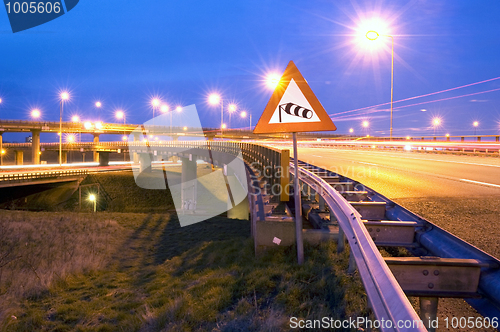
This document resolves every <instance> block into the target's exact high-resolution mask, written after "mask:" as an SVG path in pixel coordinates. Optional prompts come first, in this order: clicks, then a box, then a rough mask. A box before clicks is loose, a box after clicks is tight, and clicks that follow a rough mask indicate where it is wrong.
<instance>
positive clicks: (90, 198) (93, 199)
mask: <svg viewBox="0 0 500 332" xmlns="http://www.w3.org/2000/svg"><path fill="white" fill-rule="evenodd" d="M89 201H91V202H93V203H94V212H96V211H97V205H96V201H97V198H96V196H95V195H94V194H90V195H89Z"/></svg>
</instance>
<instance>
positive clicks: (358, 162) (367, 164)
mask: <svg viewBox="0 0 500 332" xmlns="http://www.w3.org/2000/svg"><path fill="white" fill-rule="evenodd" d="M358 163H360V164H365V165H371V166H378V164H372V163H365V162H362V161H358Z"/></svg>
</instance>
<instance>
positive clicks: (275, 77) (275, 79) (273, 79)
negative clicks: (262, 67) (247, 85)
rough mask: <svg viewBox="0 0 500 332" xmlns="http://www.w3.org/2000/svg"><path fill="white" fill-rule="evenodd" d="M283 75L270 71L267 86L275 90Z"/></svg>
mask: <svg viewBox="0 0 500 332" xmlns="http://www.w3.org/2000/svg"><path fill="white" fill-rule="evenodd" d="M280 79H281V75H279V74H276V73H269V74H268V75H267V77H266V86H267V87H268V88H269V89H271V90H274V89H276V87H277V86H278V84H279V83H280Z"/></svg>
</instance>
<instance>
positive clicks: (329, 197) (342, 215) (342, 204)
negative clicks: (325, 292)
mask: <svg viewBox="0 0 500 332" xmlns="http://www.w3.org/2000/svg"><path fill="white" fill-rule="evenodd" d="M290 170H291V173H293V174H294V176H295V174H296V170H295V169H294V166H293V164H292V163H291V164H290ZM299 178H300V180H301V181H303V182H305V183H307V184H308V185H309V186H311V187H313V188H314V189H315V190H316V192H318V193H319V194H320V195H321V196H322V197H323V199H324V200H325V201H326V204H327V205H328V206H329V207H330V209H331V211H333V213H334V214H335V216H336V218H337V220H338V223H339V226H340V228H341V229H342V231H343V232H344V234H345V235H346V237H347V240H348V242H349V245H350V247H351V255H352V257H354V259H355V262H356V265H357V267H358V270H359V273H360V276H361V280H362V281H363V284H364V287H365V290H366V293H367V296H368V300H369V301H370V307H371V308H372V310H373V312H374V314H375V317H376V318H377V319H378V320H379V321H381V320H382V319H384V320H391V321H392V322H393V323H394V325H396V326H391V327H388V326H385V327H381V330H382V331H384V332H385V331H427V330H426V329H425V327H423V325H419V324H418V323H417V322H420V321H421V319H420V318H419V316H418V315H417V313H416V312H415V310H414V309H413V307H412V306H411V304H410V302H409V300H408V298H407V297H406V295H405V294H404V292H403V290H402V289H401V287H400V286H399V284H398V282H397V281H396V279H395V277H394V276H393V274H392V273H391V271H390V269H389V267H388V266H387V264H386V263H385V261H384V259H383V258H382V256H381V255H380V253H379V251H378V249H377V247H376V246H375V243H374V242H373V240H372V239H371V237H370V234H369V233H368V231H367V230H366V228H365V226H364V225H363V222H362V221H361V217H360V214H359V213H358V212H357V211H356V210H355V209H354V208H353V207H352V205H350V204H349V202H347V201H346V200H345V199H344V198H343V197H342V195H340V194H339V193H338V192H337V191H336V190H335V189H333V188H332V187H331V186H330V184H328V183H327V182H326V181H325V180H323V179H321V178H320V177H319V176H317V175H315V174H314V173H312V172H310V171H307V170H305V169H303V168H300V167H299ZM397 322H415V323H417V324H416V325H417V326H413V325H414V324H412V326H411V327H410V328H408V327H403V328H400V327H398V326H397ZM391 325H392V324H391Z"/></svg>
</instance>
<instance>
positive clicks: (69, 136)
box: [66, 134, 75, 143]
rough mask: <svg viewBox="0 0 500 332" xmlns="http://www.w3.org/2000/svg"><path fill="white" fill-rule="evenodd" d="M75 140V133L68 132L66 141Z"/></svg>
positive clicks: (71, 141)
mask: <svg viewBox="0 0 500 332" xmlns="http://www.w3.org/2000/svg"><path fill="white" fill-rule="evenodd" d="M74 141H75V135H72V134H68V135H66V142H68V143H73V142H74Z"/></svg>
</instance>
